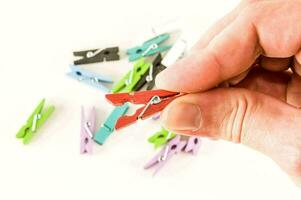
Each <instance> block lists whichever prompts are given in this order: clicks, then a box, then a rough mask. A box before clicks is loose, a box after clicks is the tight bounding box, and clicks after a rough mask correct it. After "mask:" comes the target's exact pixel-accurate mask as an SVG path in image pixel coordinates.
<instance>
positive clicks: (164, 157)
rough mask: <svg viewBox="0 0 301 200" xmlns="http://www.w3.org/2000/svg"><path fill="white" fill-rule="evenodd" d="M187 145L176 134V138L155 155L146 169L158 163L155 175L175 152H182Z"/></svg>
mask: <svg viewBox="0 0 301 200" xmlns="http://www.w3.org/2000/svg"><path fill="white" fill-rule="evenodd" d="M184 146H185V142H184V141H181V137H180V136H176V137H175V138H174V139H172V140H170V142H168V144H166V146H165V147H163V148H162V150H161V151H160V152H159V153H158V154H157V155H156V156H154V157H153V158H152V159H151V160H150V161H149V162H148V163H147V164H146V165H145V166H144V169H149V168H151V167H153V166H156V165H157V168H156V170H155V172H154V175H156V173H158V171H159V170H160V169H161V168H162V167H163V166H164V165H165V164H166V162H167V161H168V160H169V159H171V158H172V157H173V156H174V155H175V154H177V153H178V152H180V151H181V150H182V149H183V147H184Z"/></svg>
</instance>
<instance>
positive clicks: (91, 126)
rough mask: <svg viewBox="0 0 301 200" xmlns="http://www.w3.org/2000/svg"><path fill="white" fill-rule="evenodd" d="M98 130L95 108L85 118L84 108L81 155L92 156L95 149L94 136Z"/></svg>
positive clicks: (82, 112) (82, 110)
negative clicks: (96, 129)
mask: <svg viewBox="0 0 301 200" xmlns="http://www.w3.org/2000/svg"><path fill="white" fill-rule="evenodd" d="M95 128H96V110H95V108H94V107H93V108H92V109H91V111H90V113H89V114H88V117H87V118H86V116H85V111H84V108H83V107H82V108H81V131H80V133H81V134H80V135H81V136H80V137H81V139H80V153H81V154H92V148H93V134H94V132H95Z"/></svg>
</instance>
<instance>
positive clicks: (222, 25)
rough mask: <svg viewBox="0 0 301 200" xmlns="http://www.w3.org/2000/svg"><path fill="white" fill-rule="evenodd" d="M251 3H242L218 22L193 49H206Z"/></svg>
mask: <svg viewBox="0 0 301 200" xmlns="http://www.w3.org/2000/svg"><path fill="white" fill-rule="evenodd" d="M249 3H250V2H248V1H242V2H241V3H240V4H239V5H238V6H237V7H236V8H235V9H234V10H233V11H231V12H230V13H228V14H227V15H226V16H224V17H223V18H222V19H220V20H219V21H218V22H216V23H215V24H214V25H213V26H212V27H211V28H210V29H209V30H208V31H206V33H205V34H204V35H203V36H202V39H201V40H200V41H199V42H198V43H197V44H196V45H195V46H194V47H193V49H195V50H198V49H202V48H205V47H206V46H207V45H208V44H209V43H210V41H211V40H212V39H213V38H214V37H215V36H217V35H218V34H219V33H220V32H221V31H222V30H224V29H225V28H226V27H227V26H228V25H229V24H231V23H232V22H233V21H234V20H235V19H236V17H237V16H238V14H239V12H240V11H241V9H242V8H244V7H246V6H247V5H248V4H249Z"/></svg>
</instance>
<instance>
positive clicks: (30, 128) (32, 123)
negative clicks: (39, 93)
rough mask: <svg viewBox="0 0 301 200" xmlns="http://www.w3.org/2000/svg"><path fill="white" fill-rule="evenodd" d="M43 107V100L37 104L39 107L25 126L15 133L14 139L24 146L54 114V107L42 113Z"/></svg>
mask: <svg viewBox="0 0 301 200" xmlns="http://www.w3.org/2000/svg"><path fill="white" fill-rule="evenodd" d="M44 105H45V99H43V100H42V101H41V102H40V103H39V105H38V106H37V107H36V108H35V110H34V111H33V113H32V114H31V115H30V117H29V118H28V120H27V122H26V124H25V125H24V126H23V127H22V128H21V129H20V130H19V132H18V133H17V135H16V137H17V138H20V139H23V143H24V144H28V143H29V142H30V141H31V139H32V138H33V137H34V136H35V135H36V133H37V131H38V130H39V129H40V128H41V126H42V125H43V124H44V123H45V122H46V120H47V119H48V118H49V117H50V115H51V114H52V113H53V112H54V110H55V107H54V106H49V107H48V108H47V109H46V110H44V111H43V108H44Z"/></svg>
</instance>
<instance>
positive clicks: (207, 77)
mask: <svg viewBox="0 0 301 200" xmlns="http://www.w3.org/2000/svg"><path fill="white" fill-rule="evenodd" d="M300 9H301V2H300V1H289V2H287V3H284V1H280V0H275V1H259V2H257V3H252V5H251V6H249V7H247V8H246V9H244V10H243V11H242V12H241V13H240V14H239V16H238V17H237V18H236V19H235V20H234V21H233V22H232V23H231V24H230V25H228V26H227V27H226V28H225V29H224V30H223V31H222V32H220V33H219V34H218V35H217V36H215V37H214V38H213V39H212V40H211V42H210V43H209V44H208V45H207V46H206V48H203V49H195V50H193V51H192V52H191V53H190V54H189V55H188V56H187V57H185V58H184V59H182V60H180V61H179V62H177V63H176V64H175V65H174V66H172V67H170V68H168V69H166V70H165V71H163V72H162V73H161V74H160V75H158V76H157V80H156V84H157V87H159V88H162V89H166V90H171V91H182V92H196V91H205V90H208V89H210V88H212V87H215V86H216V85H218V84H220V83H222V82H223V81H225V80H228V79H231V78H233V77H236V76H238V75H239V74H241V73H243V72H245V71H247V69H248V68H249V67H250V66H251V65H252V63H253V62H254V61H255V59H256V58H257V57H258V56H259V55H260V54H264V55H265V56H267V57H278V58H285V57H291V56H293V55H294V54H296V53H297V52H298V50H299V49H300V47H301V37H299V36H300V35H301V24H298V23H296V21H298V20H299V18H300V17H301V14H300V12H299V11H300ZM288 11H289V12H288ZM271 16H273V18H271ZM276 22H277V23H276Z"/></svg>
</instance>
